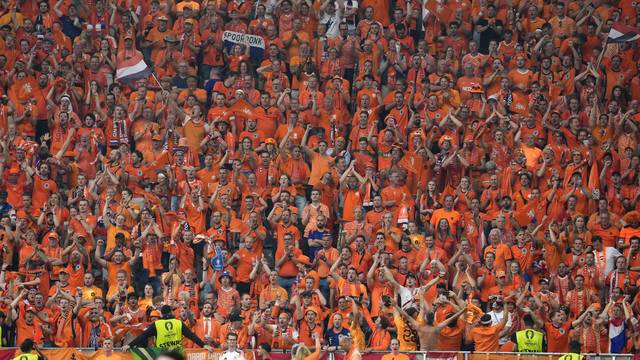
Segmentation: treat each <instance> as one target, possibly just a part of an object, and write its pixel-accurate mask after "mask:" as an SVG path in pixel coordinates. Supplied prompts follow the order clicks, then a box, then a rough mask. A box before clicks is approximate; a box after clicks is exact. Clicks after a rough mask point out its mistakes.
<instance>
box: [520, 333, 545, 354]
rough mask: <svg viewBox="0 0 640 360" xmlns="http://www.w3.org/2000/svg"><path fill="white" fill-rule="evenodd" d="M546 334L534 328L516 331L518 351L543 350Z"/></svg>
mask: <svg viewBox="0 0 640 360" xmlns="http://www.w3.org/2000/svg"><path fill="white" fill-rule="evenodd" d="M543 339H544V334H543V333H541V332H540V331H537V330H533V329H525V330H520V331H518V332H517V333H516V340H517V342H518V351H520V352H542V341H543Z"/></svg>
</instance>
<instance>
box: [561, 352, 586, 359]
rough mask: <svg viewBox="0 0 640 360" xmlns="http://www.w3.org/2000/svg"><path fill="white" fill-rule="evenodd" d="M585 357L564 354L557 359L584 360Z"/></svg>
mask: <svg viewBox="0 0 640 360" xmlns="http://www.w3.org/2000/svg"><path fill="white" fill-rule="evenodd" d="M584 359H585V357H584V356H583V355H580V354H576V353H566V354H564V355H562V356H560V357H559V358H558V360H584Z"/></svg>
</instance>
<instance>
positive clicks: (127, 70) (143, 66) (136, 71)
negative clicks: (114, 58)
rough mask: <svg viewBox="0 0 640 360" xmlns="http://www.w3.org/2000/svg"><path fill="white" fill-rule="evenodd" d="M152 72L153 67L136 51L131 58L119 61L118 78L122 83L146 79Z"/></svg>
mask: <svg viewBox="0 0 640 360" xmlns="http://www.w3.org/2000/svg"><path fill="white" fill-rule="evenodd" d="M149 74H151V69H150V68H149V66H147V63H145V62H144V59H143V58H142V54H141V53H140V52H136V53H135V54H134V55H133V56H132V57H131V58H130V59H127V60H124V61H120V62H118V66H117V69H116V80H118V81H120V82H122V83H128V82H131V81H135V80H139V79H144V78H146V77H147V76H149Z"/></svg>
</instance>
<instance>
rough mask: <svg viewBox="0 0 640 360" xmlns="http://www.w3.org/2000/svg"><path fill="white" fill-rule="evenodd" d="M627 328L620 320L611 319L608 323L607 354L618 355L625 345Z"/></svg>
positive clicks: (622, 320)
mask: <svg viewBox="0 0 640 360" xmlns="http://www.w3.org/2000/svg"><path fill="white" fill-rule="evenodd" d="M626 330H627V327H626V324H625V321H624V318H622V319H612V320H610V321H609V352H610V353H614V354H620V353H622V352H623V351H624V347H625V346H626V345H627V334H626V332H625V331H626Z"/></svg>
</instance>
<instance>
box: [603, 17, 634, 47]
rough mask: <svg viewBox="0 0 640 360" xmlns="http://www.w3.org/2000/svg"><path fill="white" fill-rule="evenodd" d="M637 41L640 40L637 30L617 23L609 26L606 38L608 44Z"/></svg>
mask: <svg viewBox="0 0 640 360" xmlns="http://www.w3.org/2000/svg"><path fill="white" fill-rule="evenodd" d="M638 39H640V32H638V29H637V28H634V27H633V26H629V25H625V24H623V23H619V22H617V23H614V24H613V25H612V26H611V30H609V36H608V37H607V41H608V42H610V43H622V42H627V41H636V40H638Z"/></svg>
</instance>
